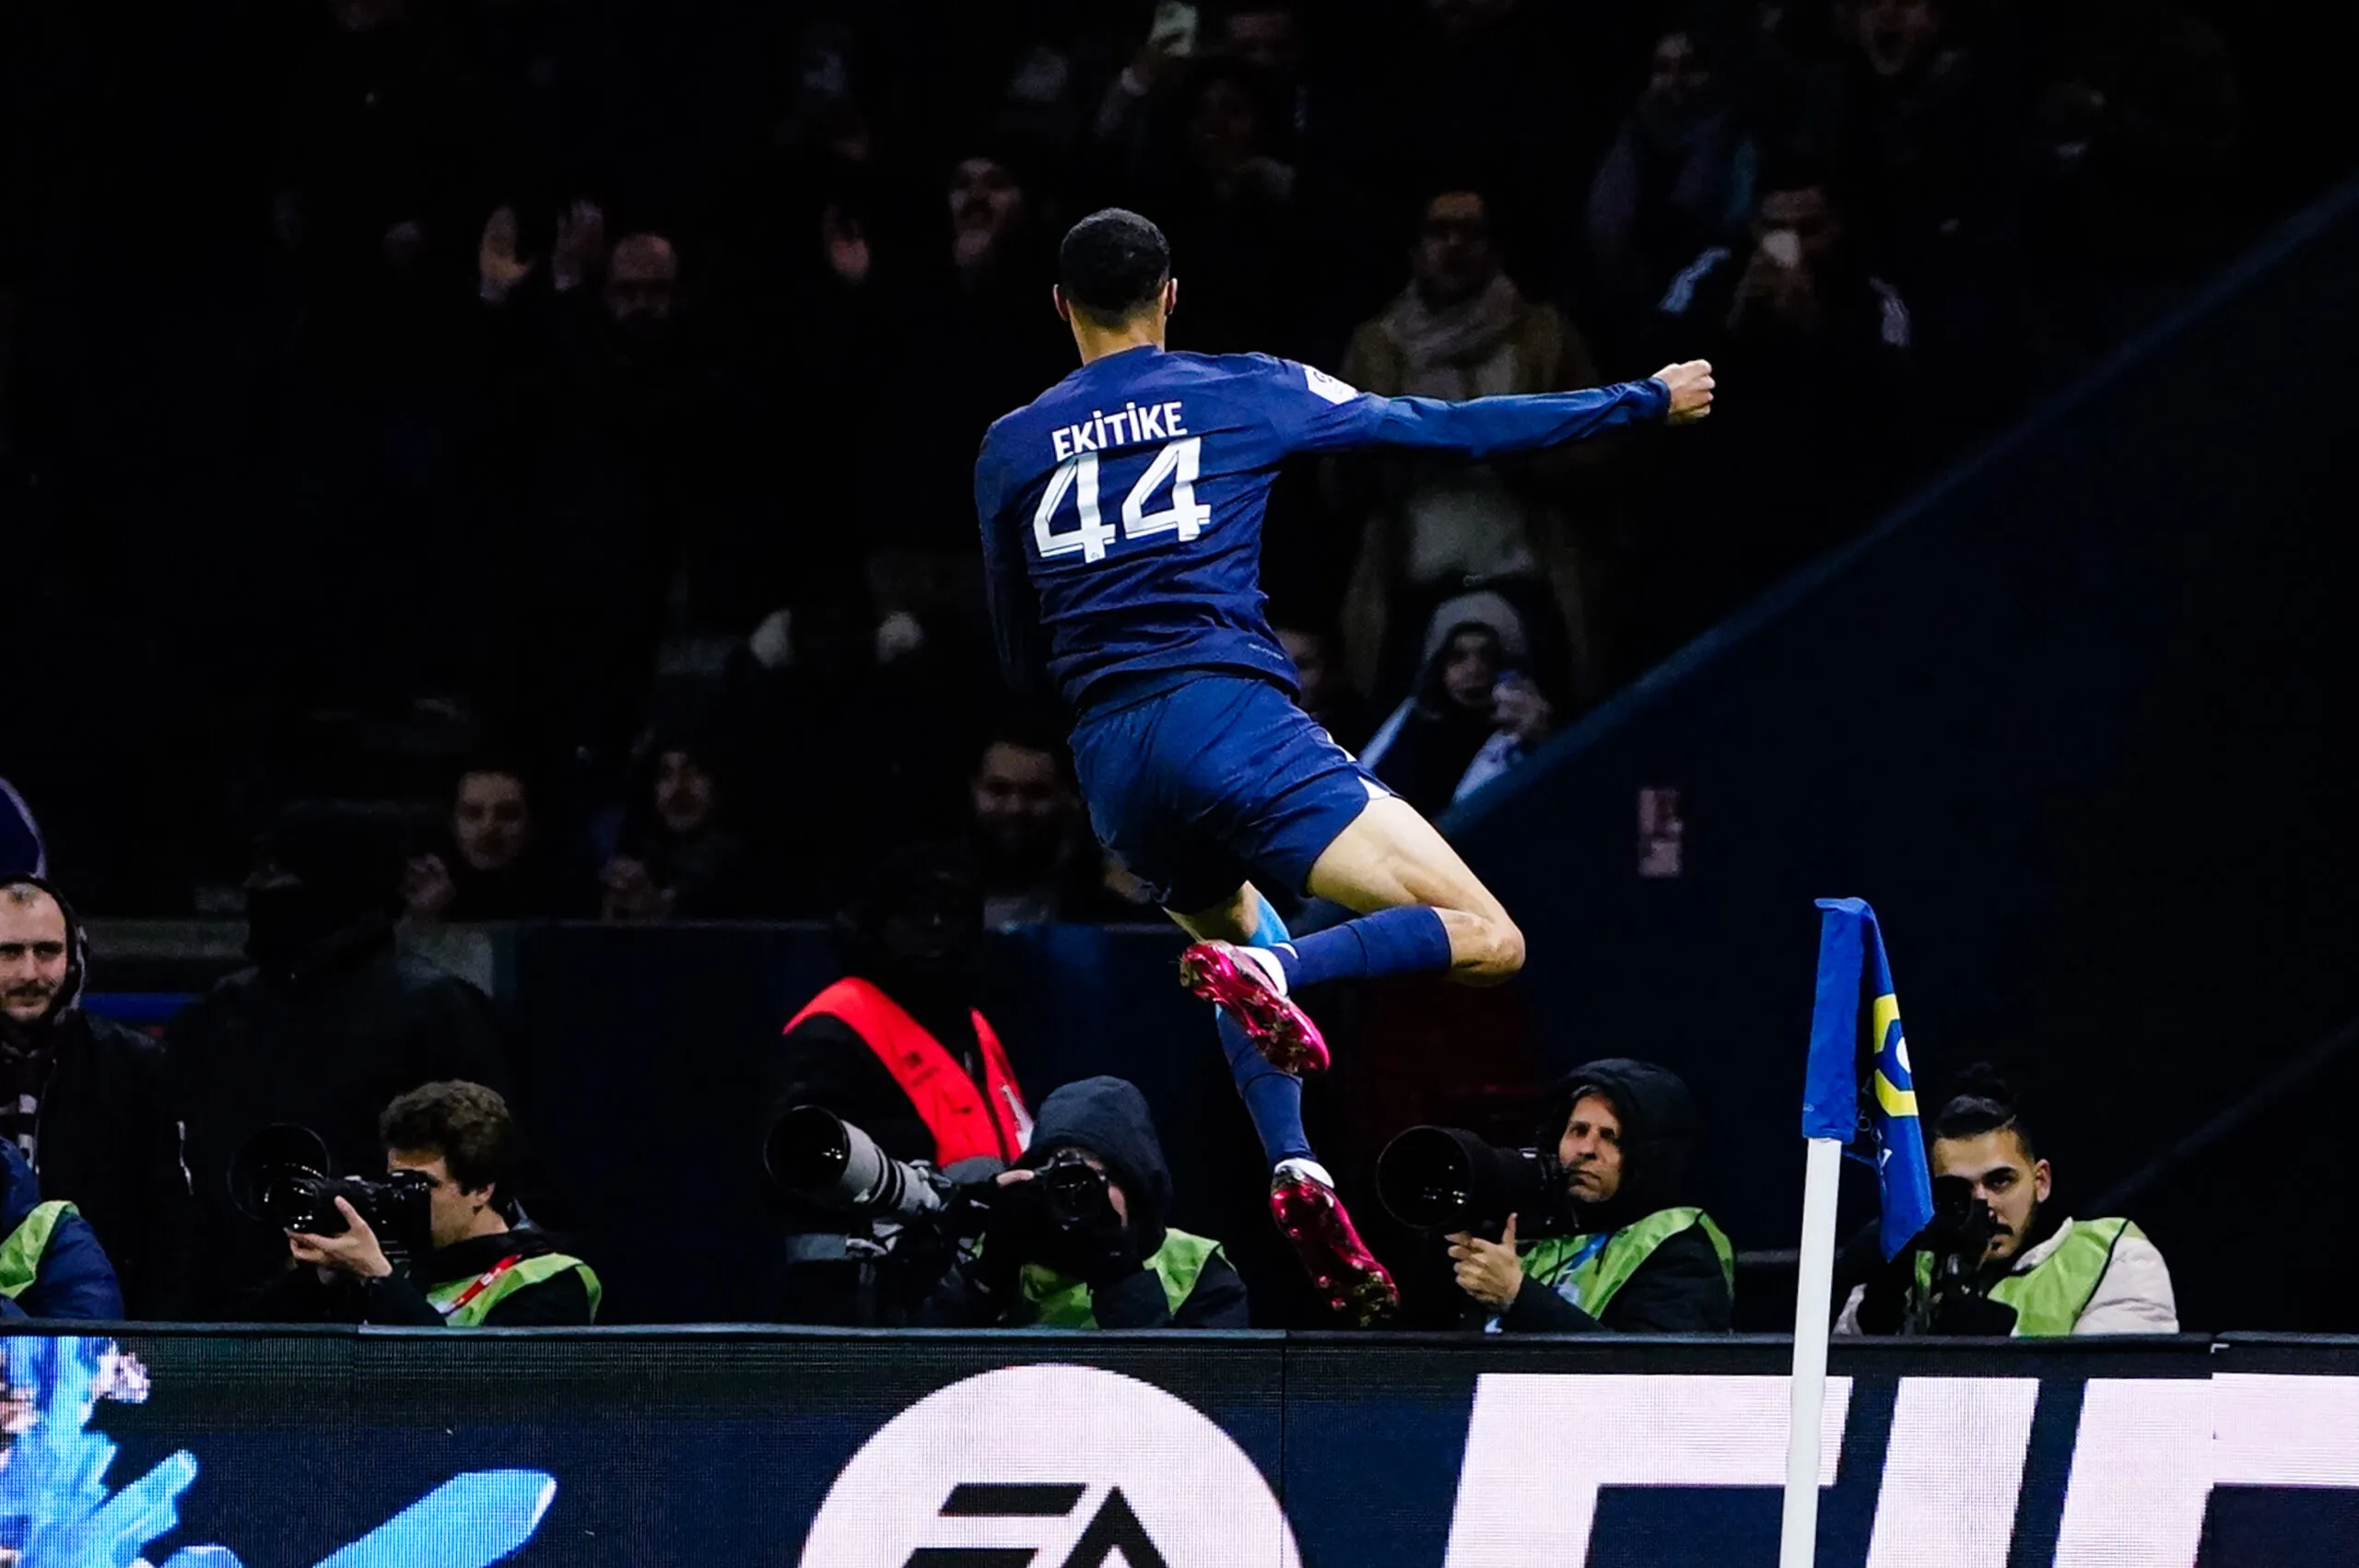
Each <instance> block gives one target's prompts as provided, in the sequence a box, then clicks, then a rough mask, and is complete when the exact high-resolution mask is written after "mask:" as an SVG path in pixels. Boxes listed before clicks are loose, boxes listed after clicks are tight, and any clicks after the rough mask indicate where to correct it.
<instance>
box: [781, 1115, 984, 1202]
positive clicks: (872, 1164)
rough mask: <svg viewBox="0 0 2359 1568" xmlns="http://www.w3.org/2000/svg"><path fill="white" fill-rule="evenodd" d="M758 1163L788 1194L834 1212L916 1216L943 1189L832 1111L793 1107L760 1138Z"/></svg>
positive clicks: (935, 1200)
mask: <svg viewBox="0 0 2359 1568" xmlns="http://www.w3.org/2000/svg"><path fill="white" fill-rule="evenodd" d="M762 1164H763V1165H764V1167H765V1168H767V1169H768V1170H769V1174H770V1179H771V1180H772V1181H774V1182H776V1183H778V1185H779V1186H780V1188H783V1189H784V1190H785V1191H786V1192H787V1193H789V1194H790V1195H791V1196H792V1197H795V1198H799V1199H803V1200H804V1202H807V1203H811V1204H815V1205H816V1206H818V1207H820V1208H823V1209H828V1210H832V1211H835V1212H837V1213H840V1214H849V1215H855V1216H863V1217H870V1218H879V1219H914V1218H916V1217H917V1216H919V1215H921V1214H930V1213H933V1212H934V1211H937V1210H939V1209H940V1208H941V1207H942V1202H943V1199H942V1194H941V1192H940V1191H939V1190H937V1189H936V1188H935V1186H934V1184H933V1181H932V1180H931V1179H930V1178H929V1177H928V1176H927V1174H926V1173H925V1172H924V1171H923V1170H921V1169H920V1168H919V1167H918V1166H916V1165H912V1164H908V1163H907V1162H905V1161H901V1160H896V1159H894V1158H893V1157H892V1156H891V1155H889V1154H887V1153H885V1151H884V1150H882V1149H880V1148H878V1147H877V1146H876V1141H875V1140H874V1139H873V1138H871V1137H869V1136H868V1134H866V1133H865V1132H863V1131H862V1130H861V1129H858V1128H856V1127H854V1126H853V1125H852V1124H851V1123H850V1122H848V1121H846V1120H844V1119H843V1118H842V1117H839V1116H837V1115H836V1114H835V1113H834V1112H832V1111H827V1110H822V1109H821V1108H820V1107H819V1106H795V1107H794V1108H793V1109H792V1110H790V1111H788V1112H787V1113H786V1114H785V1115H784V1116H782V1117H779V1118H778V1120H777V1122H776V1123H775V1124H773V1125H772V1126H771V1128H770V1132H769V1138H767V1139H766V1140H764V1141H763V1144H762Z"/></svg>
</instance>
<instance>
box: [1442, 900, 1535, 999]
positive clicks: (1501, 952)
mask: <svg viewBox="0 0 2359 1568" xmlns="http://www.w3.org/2000/svg"><path fill="white" fill-rule="evenodd" d="M1478 919H1481V920H1482V924H1481V926H1480V927H1479V929H1478V931H1477V934H1476V939H1475V941H1474V942H1473V944H1472V945H1473V951H1472V952H1471V953H1468V954H1463V955H1461V960H1460V962H1459V964H1458V965H1457V967H1456V969H1455V972H1454V973H1453V974H1452V976H1451V978H1453V979H1455V980H1457V981H1458V982H1459V983H1460V984H1461V985H1470V986H1496V985H1498V984H1499V983H1500V982H1502V981H1504V980H1508V979H1512V978H1513V977H1515V974H1516V972H1517V971H1518V970H1520V969H1521V968H1522V967H1523V932H1522V931H1521V930H1519V929H1518V928H1517V926H1516V923H1515V922H1514V921H1513V920H1510V919H1507V918H1506V917H1505V916H1491V917H1478Z"/></svg>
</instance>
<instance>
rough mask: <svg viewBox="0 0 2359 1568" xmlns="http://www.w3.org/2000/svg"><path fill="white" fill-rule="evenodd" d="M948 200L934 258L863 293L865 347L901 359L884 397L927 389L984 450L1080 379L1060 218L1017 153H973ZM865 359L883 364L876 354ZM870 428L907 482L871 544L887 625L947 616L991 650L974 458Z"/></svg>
mask: <svg viewBox="0 0 2359 1568" xmlns="http://www.w3.org/2000/svg"><path fill="white" fill-rule="evenodd" d="M944 186H945V190H944V201H943V205H941V206H940V207H938V208H936V209H934V212H935V216H933V223H932V224H931V225H929V226H928V228H927V229H926V230H925V231H924V244H925V246H926V247H927V249H926V251H925V252H921V253H920V254H918V255H916V256H914V257H909V258H896V257H894V256H891V255H889V254H888V255H886V256H884V257H882V258H880V259H879V260H878V261H877V262H876V263H875V266H874V273H873V275H872V276H871V278H870V279H869V281H868V283H867V285H866V286H865V287H862V288H861V289H860V294H861V304H860V308H861V310H863V311H864V312H865V313H866V314H865V318H864V322H863V326H864V332H865V335H866V336H867V337H868V338H869V340H870V342H871V344H874V342H876V341H877V340H880V339H881V340H883V341H885V342H887V343H890V344H891V345H893V348H892V350H891V353H890V355H889V357H888V358H887V361H886V363H884V364H882V365H879V366H878V367H876V369H877V370H878V371H880V372H882V373H881V374H879V375H877V376H876V379H875V385H874V392H873V394H872V395H874V396H875V397H877V398H879V399H881V400H885V401H889V400H890V399H891V398H892V397H893V396H894V395H896V393H895V392H894V388H896V387H906V386H915V385H922V386H924V387H925V388H926V402H927V405H928V408H929V410H930V415H929V417H931V418H936V419H939V420H940V421H942V425H941V427H942V428H944V429H945V430H957V431H971V432H973V433H974V434H975V435H976V436H977V437H978V439H980V434H981V432H982V430H983V429H984V427H987V426H989V425H990V424H991V422H992V420H994V419H997V418H998V417H999V416H1000V415H1003V414H1005V413H1007V412H1008V411H1009V410H1011V409H1013V408H1017V407H1020V406H1021V405H1023V404H1027V403H1029V402H1031V401H1032V399H1034V398H1036V397H1038V396H1039V394H1040V393H1041V392H1045V391H1046V390H1048V388H1050V386H1052V385H1054V384H1055V383H1056V382H1057V381H1059V380H1062V378H1063V377H1064V376H1065V375H1066V374H1067V373H1068V372H1070V371H1071V370H1072V369H1074V357H1073V342H1072V339H1071V338H1070V337H1069V336H1068V335H1067V334H1066V333H1064V331H1063V330H1062V327H1061V326H1060V325H1059V323H1058V322H1057V319H1056V316H1055V314H1054V313H1053V312H1052V311H1051V310H1050V309H1049V306H1048V304H1047V293H1046V288H1047V285H1048V283H1049V282H1050V279H1051V278H1052V277H1053V275H1054V273H1055V269H1054V267H1053V265H1052V264H1051V256H1052V251H1053V246H1054V244H1055V241H1056V238H1057V236H1056V234H1055V232H1053V230H1054V228H1055V214H1054V212H1053V210H1052V209H1050V208H1049V207H1048V193H1047V192H1045V191H1044V190H1042V189H1041V188H1040V187H1039V184H1038V182H1037V180H1036V177H1035V175H1034V174H1033V172H1032V170H1031V167H1030V165H1029V162H1028V160H1027V157H1026V155H1025V153H1024V151H1023V150H1022V149H1019V148H1018V147H1016V146H1012V145H990V146H973V147H970V148H969V149H968V151H967V152H966V153H965V154H964V155H963V156H961V157H959V158H957V161H956V162H954V163H952V164H951V165H950V166H949V168H948V170H947V171H946V175H945V181H944ZM860 352H862V353H863V355H864V356H865V357H869V358H872V359H873V358H874V357H876V356H875V350H874V347H873V346H871V347H868V348H865V349H863V350H861V351H860ZM860 428H861V431H862V439H863V443H864V446H865V450H866V451H867V452H868V456H867V458H866V462H867V463H868V465H869V466H870V467H871V469H872V470H873V471H874V472H879V473H882V472H886V471H887V470H889V471H890V472H891V473H892V474H894V504H893V505H892V506H891V507H889V508H886V509H883V510H882V511H881V512H880V513H879V514H878V515H877V516H876V517H874V519H873V520H872V521H871V522H870V524H869V526H868V527H867V528H866V529H864V530H863V542H864V543H865V544H868V546H869V548H870V557H869V558H870V587H871V590H872V592H873V593H874V598H875V603H876V608H877V610H878V612H879V613H880V614H885V615H891V614H896V613H906V614H921V615H925V616H939V615H943V614H945V613H946V614H950V615H952V616H954V617H957V618H959V619H962V620H964V621H965V622H967V623H968V626H967V629H968V631H970V632H971V634H972V635H974V636H977V637H980V635H981V630H982V628H981V626H980V621H979V620H978V618H977V615H976V612H977V607H978V606H980V603H982V563H981V557H980V554H979V553H978V552H977V550H976V548H975V521H974V457H975V454H974V451H973V450H972V448H971V447H970V446H969V445H968V444H967V443H966V442H964V441H957V440H948V439H945V440H939V441H932V442H913V441H911V440H910V439H909V437H908V432H907V431H906V430H904V429H902V428H900V427H898V425H897V423H896V422H895V421H892V420H889V419H868V420H863V421H862V423H861V427H860Z"/></svg>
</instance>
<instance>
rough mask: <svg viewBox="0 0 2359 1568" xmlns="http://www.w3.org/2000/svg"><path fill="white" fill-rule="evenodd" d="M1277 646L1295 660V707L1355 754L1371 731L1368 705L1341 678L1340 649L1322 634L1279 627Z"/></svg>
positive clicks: (1283, 626)
mask: <svg viewBox="0 0 2359 1568" xmlns="http://www.w3.org/2000/svg"><path fill="white" fill-rule="evenodd" d="M1277 633H1278V645H1279V646H1280V647H1281V648H1284V649H1285V650H1286V657H1287V658H1288V659H1291V660H1293V661H1294V669H1295V678H1296V679H1297V681H1299V682H1300V683H1301V692H1300V694H1299V695H1298V696H1297V697H1296V699H1295V701H1296V704H1297V706H1298V707H1300V708H1301V709H1302V710H1303V711H1304V712H1305V713H1308V714H1309V715H1310V717H1311V718H1313V719H1315V720H1318V721H1319V726H1320V729H1322V730H1325V731H1327V733H1328V734H1329V735H1330V736H1331V737H1332V738H1333V740H1334V742H1335V743H1336V744H1337V745H1339V746H1341V747H1343V748H1344V750H1345V751H1347V752H1349V751H1357V750H1358V749H1359V748H1360V746H1361V745H1362V743H1365V742H1366V741H1367V737H1368V731H1370V730H1371V729H1373V728H1374V726H1373V725H1371V724H1370V723H1369V722H1368V718H1367V703H1366V702H1365V701H1363V700H1362V699H1361V697H1360V694H1359V693H1357V692H1356V691H1354V690H1353V689H1352V687H1351V684H1350V682H1349V681H1348V680H1346V679H1345V678H1344V670H1343V661H1342V649H1341V648H1340V646H1339V645H1338V644H1337V642H1336V639H1335V638H1334V637H1333V636H1332V634H1330V633H1328V632H1324V631H1312V630H1309V629H1308V628H1306V627H1302V626H1285V625H1281V626H1278V627H1277Z"/></svg>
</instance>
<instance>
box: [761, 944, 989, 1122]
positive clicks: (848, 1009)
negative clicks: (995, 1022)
mask: <svg viewBox="0 0 2359 1568" xmlns="http://www.w3.org/2000/svg"><path fill="white" fill-rule="evenodd" d="M815 1013H817V1014H823V1015H825V1016H827V1017H829V1018H836V1019H840V1020H841V1021H842V1022H843V1023H845V1024H848V1025H850V1026H851V1032H852V1033H853V1034H855V1035H858V1036H860V1037H861V1040H862V1042H863V1043H864V1044H865V1045H866V1046H867V1047H868V1048H869V1049H870V1050H872V1051H874V1052H875V1053H876V1059H877V1060H878V1061H881V1062H883V1063H884V1064H885V1069H886V1071H888V1072H890V1073H891V1074H892V1075H893V1082H896V1083H898V1084H899V1085H900V1086H901V1093H902V1094H907V1095H908V1096H909V1097H910V1104H911V1105H913V1106H917V1108H918V1115H919V1116H920V1117H921V1118H923V1120H924V1122H925V1124H926V1126H927V1128H928V1129H931V1130H932V1131H933V1163H934V1164H935V1165H936V1166H937V1167H938V1166H942V1165H949V1164H957V1162H958V1161H960V1160H967V1159H972V1158H974V1157H975V1156H977V1155H979V1154H990V1155H995V1156H997V1157H998V1158H1000V1159H1003V1160H1005V1161H1008V1162H1009V1163H1010V1164H1013V1163H1014V1162H1015V1157H1016V1156H1017V1155H1018V1154H1021V1153H1024V1141H1025V1139H1026V1138H1027V1136H1028V1134H1029V1132H1030V1129H1031V1126H1032V1113H1031V1112H1030V1111H1028V1110H1027V1109H1026V1108H1025V1106H1024V1097H1023V1094H1022V1092H1021V1091H1019V1090H1018V1089H1017V1088H1016V1086H1015V1073H1014V1072H1013V1071H1009V1069H1008V1065H1007V1053H1006V1052H1005V1051H1003V1050H1002V1049H1001V1048H1000V1043H999V1036H997V1035H996V1034H993V1033H992V1026H991V1024H989V1023H988V1022H987V1021H986V1020H985V1019H984V1017H983V1015H982V1014H981V1013H980V1012H977V1013H975V1014H974V1020H975V1039H976V1041H977V1042H978V1043H979V1044H980V1045H981V1047H982V1049H983V1080H984V1082H983V1086H982V1087H981V1088H978V1087H977V1086H976V1084H975V1081H974V1080H973V1079H972V1078H969V1077H968V1076H967V1072H966V1070H965V1069H964V1068H962V1067H960V1066H959V1065H958V1062H957V1059H956V1058H954V1057H953V1056H951V1054H950V1053H949V1052H948V1051H946V1050H945V1049H943V1047H942V1042H941V1041H939V1040H937V1039H935V1038H934V1037H933V1036H932V1035H930V1034H928V1033H926V1031H925V1027H924V1025H922V1024H920V1023H919V1022H918V1021H917V1020H916V1019H914V1018H912V1017H910V1015H909V1013H908V1012H906V1011H905V1010H903V1008H902V1006H901V1004H900V1003H899V1002H897V1001H895V1000H893V999H892V998H891V997H888V996H886V994H885V993H884V992H883V991H881V990H879V989H876V987H874V986H873V985H871V984H869V983H868V982H867V981H866V980H862V979H842V980H838V981H837V982H836V983H835V984H834V985H832V986H829V987H828V988H827V989H826V990H824V991H821V992H820V993H819V994H818V995H817V996H816V997H813V998H812V999H811V1005H809V1006H808V1007H805V1008H804V1010H803V1011H802V1012H798V1013H796V1014H795V1015H794V1016H793V1017H792V1018H790V1019H788V1020H787V1024H786V1026H787V1028H788V1029H789V1030H790V1031H791V1030H792V1029H793V1027H794V1026H795V1025H796V1024H800V1023H802V1022H803V1021H804V1019H806V1018H809V1017H811V1016H812V1015H813V1014H815Z"/></svg>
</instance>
